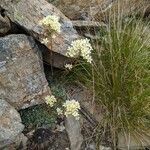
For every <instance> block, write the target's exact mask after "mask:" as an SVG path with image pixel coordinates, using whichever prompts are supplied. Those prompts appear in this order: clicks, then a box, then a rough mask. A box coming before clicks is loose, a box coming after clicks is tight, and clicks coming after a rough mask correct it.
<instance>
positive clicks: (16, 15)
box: [0, 0, 79, 55]
mask: <svg viewBox="0 0 150 150" xmlns="http://www.w3.org/2000/svg"><path fill="white" fill-rule="evenodd" d="M0 6H1V7H2V8H3V9H5V10H6V12H5V14H6V16H8V17H9V18H10V19H11V21H12V22H15V23H16V24H18V25H20V26H21V27H22V28H23V29H24V30H26V32H28V33H29V34H30V35H32V36H33V37H34V38H36V39H37V40H39V41H40V42H42V41H43V39H44V38H47V39H48V41H49V42H47V43H46V44H45V45H46V46H47V47H48V48H49V49H51V50H52V51H54V52H57V53H60V54H61V55H66V50H67V48H68V46H70V44H71V42H72V41H73V40H75V39H77V38H78V37H79V36H78V34H77V32H76V30H75V29H74V28H73V26H72V23H71V21H70V20H69V19H68V18H67V17H66V16H65V15H64V14H63V13H61V12H60V11H59V10H58V9H57V8H56V7H55V6H53V5H52V4H50V3H48V2H47V1H46V0H32V1H31V0H13V1H12V0H1V1H0ZM48 15H55V16H58V17H59V22H60V23H61V33H60V34H57V35H56V37H55V38H53V39H52V38H51V36H49V37H46V35H47V34H46V35H45V32H46V31H45V28H44V27H43V26H42V25H40V24H39V22H40V21H41V20H42V19H43V18H44V17H46V16H48Z"/></svg>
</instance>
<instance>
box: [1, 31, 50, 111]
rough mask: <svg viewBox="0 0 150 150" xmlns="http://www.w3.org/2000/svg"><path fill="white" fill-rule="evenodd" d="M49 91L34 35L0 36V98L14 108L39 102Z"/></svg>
mask: <svg viewBox="0 0 150 150" xmlns="http://www.w3.org/2000/svg"><path fill="white" fill-rule="evenodd" d="M48 94H50V89H49V87H48V83H47V81H46V78H45V75H44V71H43V66H42V60H41V57H40V53H39V50H38V47H37V46H36V44H35V41H34V40H33V38H31V37H29V36H26V35H21V34H18V35H9V36H6V37H4V38H0V98H1V99H5V100H6V101H7V102H8V103H9V104H11V105H12V106H14V107H15V108H16V109H21V108H25V107H29V106H31V105H34V104H38V103H41V102H42V100H44V98H45V96H46V95H48Z"/></svg>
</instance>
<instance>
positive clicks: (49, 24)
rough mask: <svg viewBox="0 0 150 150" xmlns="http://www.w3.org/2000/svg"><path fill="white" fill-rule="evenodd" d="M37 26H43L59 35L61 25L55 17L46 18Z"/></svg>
mask: <svg viewBox="0 0 150 150" xmlns="http://www.w3.org/2000/svg"><path fill="white" fill-rule="evenodd" d="M39 24H40V25H43V26H44V27H46V28H47V29H48V30H50V31H51V30H52V31H55V32H58V33H60V29H61V24H60V23H59V17H57V16H55V15H48V16H46V17H45V18H43V19H42V20H41V21H40V22H39Z"/></svg>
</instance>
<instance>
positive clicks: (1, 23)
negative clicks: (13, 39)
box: [0, 15, 11, 35]
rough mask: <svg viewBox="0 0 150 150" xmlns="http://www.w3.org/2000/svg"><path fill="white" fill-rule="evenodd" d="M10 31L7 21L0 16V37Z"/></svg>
mask: <svg viewBox="0 0 150 150" xmlns="http://www.w3.org/2000/svg"><path fill="white" fill-rule="evenodd" d="M10 29H11V25H10V21H9V19H8V18H7V17H2V16H1V15H0V35H4V34H6V33H7V32H8V31H9V30H10Z"/></svg>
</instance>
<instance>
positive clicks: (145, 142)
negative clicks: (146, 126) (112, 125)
mask: <svg viewBox="0 0 150 150" xmlns="http://www.w3.org/2000/svg"><path fill="white" fill-rule="evenodd" d="M144 147H150V130H149V131H147V135H143V134H142V132H141V133H140V132H139V136H135V135H133V134H126V135H124V134H123V133H119V135H118V148H119V149H120V150H128V149H129V150H130V149H132V150H139V149H144Z"/></svg>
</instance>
